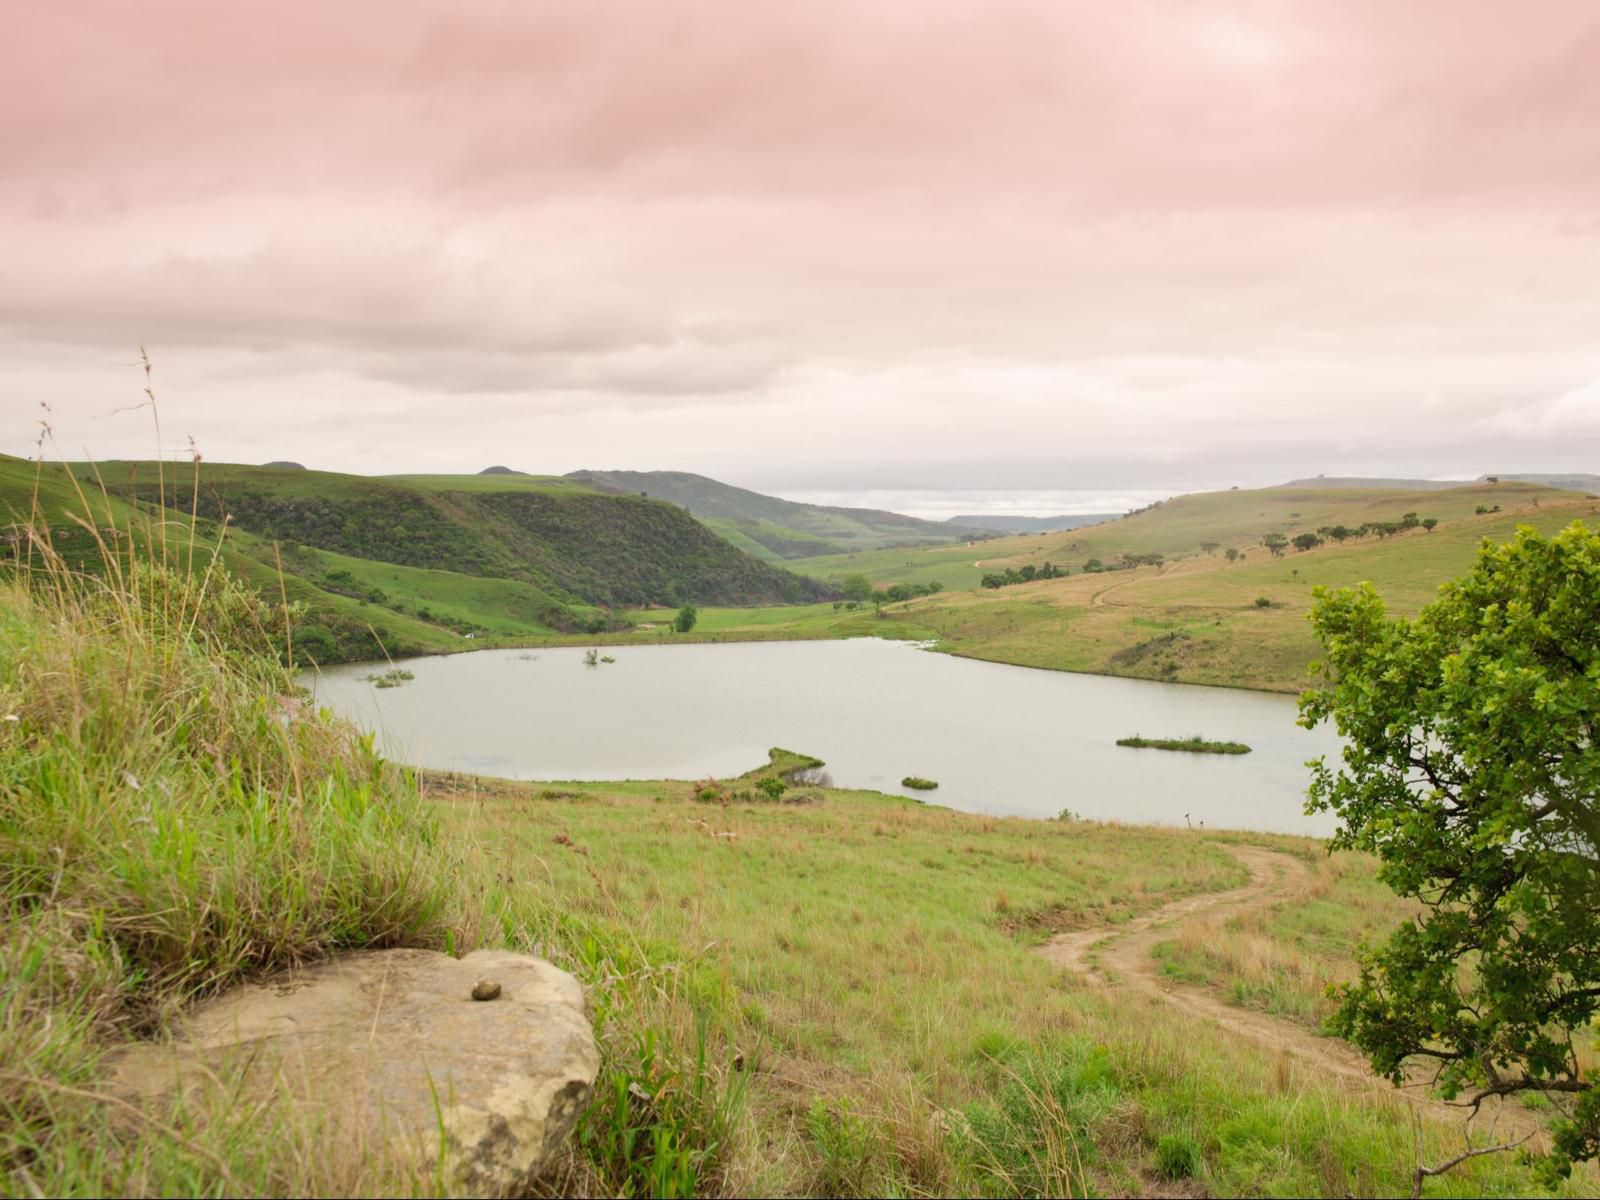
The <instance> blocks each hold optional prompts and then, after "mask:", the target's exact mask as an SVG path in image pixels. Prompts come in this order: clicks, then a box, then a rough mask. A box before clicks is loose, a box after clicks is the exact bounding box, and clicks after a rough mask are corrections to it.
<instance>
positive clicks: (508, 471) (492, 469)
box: [478, 467, 527, 475]
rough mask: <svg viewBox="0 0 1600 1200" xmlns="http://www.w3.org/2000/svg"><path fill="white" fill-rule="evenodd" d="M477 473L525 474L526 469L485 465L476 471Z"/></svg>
mask: <svg viewBox="0 0 1600 1200" xmlns="http://www.w3.org/2000/svg"><path fill="white" fill-rule="evenodd" d="M478 474H479V475H526V474H527V472H526V471H516V470H513V469H512V468H510V467H485V468H484V469H483V470H481V471H479V472H478Z"/></svg>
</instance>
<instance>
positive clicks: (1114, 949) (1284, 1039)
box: [1040, 845, 1543, 1140]
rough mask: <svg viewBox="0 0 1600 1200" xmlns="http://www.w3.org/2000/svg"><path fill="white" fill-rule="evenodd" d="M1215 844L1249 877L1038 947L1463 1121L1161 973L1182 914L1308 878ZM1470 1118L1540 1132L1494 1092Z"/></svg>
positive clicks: (1262, 899)
mask: <svg viewBox="0 0 1600 1200" xmlns="http://www.w3.org/2000/svg"><path fill="white" fill-rule="evenodd" d="M1221 848H1222V849H1224V850H1226V851H1227V852H1228V853H1229V854H1232V855H1233V856H1234V857H1235V858H1237V859H1238V860H1239V861H1240V862H1241V863H1243V864H1244V866H1245V867H1246V868H1247V869H1248V870H1249V872H1250V882H1249V883H1248V884H1246V885H1245V886H1244V887H1241V888H1235V889H1233V890H1232V891H1227V892H1210V893H1206V894H1204V895H1199V896H1190V897H1188V898H1187V899H1183V900H1177V901H1174V902H1173V903H1171V904H1166V905H1163V906H1162V907H1161V908H1158V909H1156V910H1155V911H1154V912H1152V913H1149V914H1147V915H1145V916H1143V917H1137V918H1135V919H1134V920H1132V921H1129V922H1127V923H1126V924H1124V925H1120V926H1117V927H1115V928H1102V929H1090V930H1079V931H1074V932H1072V933H1062V934H1057V935H1056V936H1055V937H1054V938H1052V939H1051V940H1050V941H1049V942H1048V943H1046V944H1045V945H1044V946H1042V947H1040V952H1041V953H1043V954H1044V955H1045V957H1047V958H1049V959H1050V960H1051V961H1052V962H1055V963H1058V964H1060V965H1061V966H1062V967H1064V968H1066V969H1069V970H1073V971H1078V972H1081V973H1083V974H1085V975H1087V976H1089V978H1090V979H1091V980H1093V981H1095V982H1097V983H1099V984H1101V985H1103V986H1105V987H1108V988H1117V989H1127V990H1130V991H1134V992H1138V993H1141V994H1142V995H1144V996H1146V997H1147V998H1149V999H1150V1000H1151V1001H1153V1002H1155V1001H1159V1002H1164V1003H1166V1004H1169V1005H1171V1006H1172V1007H1173V1008H1175V1009H1177V1010H1178V1011H1179V1012H1181V1013H1183V1014H1184V1015H1185V1016H1187V1017H1189V1018H1191V1019H1192V1020H1194V1021H1197V1022H1204V1023H1206V1024H1208V1025H1211V1026H1214V1027H1217V1028H1220V1029H1223V1030H1226V1031H1227V1032H1228V1033H1230V1034H1233V1035H1235V1036H1237V1037H1240V1038H1243V1039H1245V1040H1247V1041H1250V1042H1254V1043H1255V1044H1256V1045H1258V1046H1259V1047H1261V1049H1262V1050H1263V1051H1264V1052H1265V1053H1267V1054H1269V1055H1271V1056H1272V1057H1274V1058H1276V1057H1277V1056H1279V1055H1287V1056H1288V1057H1290V1058H1292V1059H1293V1060H1295V1061H1296V1062H1298V1063H1299V1064H1300V1065H1301V1066H1302V1067H1303V1068H1304V1067H1309V1068H1311V1069H1312V1070H1314V1071H1315V1072H1316V1073H1317V1074H1318V1075H1320V1076H1323V1077H1331V1078H1334V1079H1337V1080H1338V1081H1339V1082H1340V1083H1343V1084H1346V1085H1348V1086H1350V1087H1353V1088H1360V1089H1363V1090H1365V1091H1368V1092H1374V1093H1378V1094H1381V1095H1383V1096H1385V1097H1390V1098H1392V1097H1395V1096H1401V1097H1403V1098H1404V1099H1406V1100H1408V1101H1410V1102H1411V1103H1412V1104H1414V1105H1416V1106H1417V1107H1418V1108H1420V1109H1422V1110H1423V1111H1425V1112H1427V1113H1428V1114H1429V1115H1430V1116H1434V1117H1437V1118H1439V1119H1441V1120H1445V1121H1449V1122H1451V1123H1453V1124H1460V1123H1461V1122H1462V1121H1463V1119H1464V1117H1465V1115H1466V1110H1463V1109H1461V1108H1459V1107H1455V1106H1452V1105H1448V1104H1446V1103H1444V1102H1443V1101H1441V1100H1438V1099H1436V1098H1434V1097H1433V1096H1431V1095H1429V1094H1428V1092H1427V1090H1426V1088H1425V1087H1423V1086H1422V1085H1420V1084H1419V1085H1408V1086H1406V1087H1405V1088H1400V1089H1397V1088H1394V1087H1392V1086H1391V1085H1390V1084H1389V1082H1388V1081H1387V1080H1383V1079H1379V1078H1377V1077H1376V1076H1374V1075H1373V1074H1372V1070H1371V1067H1370V1066H1369V1065H1368V1064H1367V1061H1366V1059H1365V1058H1363V1057H1362V1056H1361V1054H1360V1053H1359V1052H1358V1051H1356V1050H1355V1049H1354V1048H1353V1047H1352V1046H1350V1045H1349V1043H1347V1042H1344V1041H1341V1040H1339V1039H1338V1038H1325V1037H1318V1036H1317V1035H1316V1034H1314V1033H1312V1032H1311V1031H1310V1030H1307V1029H1305V1028H1303V1027H1301V1026H1299V1025H1296V1024H1294V1023H1293V1022H1290V1021H1285V1020H1281V1019H1279V1018H1277V1017H1273V1016H1270V1015H1268V1014H1266V1013H1261V1012H1256V1011H1254V1010H1251V1009H1245V1008H1238V1007H1235V1006H1234V1005H1231V1004H1228V1003H1226V1002H1225V1001H1224V1000H1223V999H1222V998H1221V996H1220V995H1219V994H1218V993H1217V992H1216V991H1214V990H1213V989H1211V988H1207V987H1196V986H1190V985H1187V984H1182V983H1178V982H1176V981H1175V980H1173V979H1171V978H1170V977H1168V976H1166V975H1164V974H1163V973H1162V971H1161V967H1160V964H1159V963H1158V962H1157V961H1156V959H1155V958H1154V957H1153V956H1152V955H1151V951H1152V950H1153V949H1154V948H1155V946H1156V945H1157V944H1158V943H1159V942H1163V941H1166V940H1168V939H1169V938H1171V937H1172V936H1173V935H1174V933H1175V931H1176V927H1177V926H1179V925H1181V924H1182V923H1183V921H1184V920H1185V919H1186V918H1189V917H1194V916H1198V915H1199V914H1202V913H1204V914H1206V915H1208V916H1217V915H1223V916H1235V915H1238V914H1241V913H1248V912H1251V911H1254V910H1257V909H1262V908H1269V907H1271V906H1273V905H1275V904H1279V903H1282V902H1283V901H1286V900H1293V899H1294V898H1295V897H1297V896H1299V895H1300V894H1302V893H1303V892H1304V891H1305V890H1306V888H1307V886H1308V885H1309V883H1310V881H1311V873H1310V871H1309V869H1308V868H1307V866H1306V863H1305V861H1304V860H1303V859H1299V858H1296V857H1294V856H1293V855H1290V854H1282V853H1279V852H1277V851H1275V850H1266V849H1263V848H1262V847H1259V846H1232V845H1224V846H1222V847H1221ZM1473 1124H1474V1128H1475V1129H1477V1130H1478V1131H1479V1135H1480V1137H1482V1136H1487V1137H1492V1138H1493V1139H1495V1140H1515V1139H1517V1138H1520V1137H1522V1136H1524V1135H1525V1134H1529V1133H1532V1134H1535V1135H1536V1137H1539V1136H1542V1132H1543V1122H1541V1121H1540V1120H1539V1119H1538V1118H1537V1117H1536V1116H1535V1115H1534V1114H1532V1113H1531V1112H1529V1111H1528V1110H1526V1109H1524V1108H1522V1107H1521V1106H1520V1105H1515V1104H1511V1105H1504V1106H1499V1107H1498V1108H1497V1107H1495V1106H1494V1102H1493V1101H1490V1102H1488V1103H1485V1105H1484V1109H1483V1113H1482V1114H1481V1115H1480V1116H1479V1117H1478V1118H1477V1119H1476V1121H1474V1123H1473Z"/></svg>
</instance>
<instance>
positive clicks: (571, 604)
mask: <svg viewBox="0 0 1600 1200" xmlns="http://www.w3.org/2000/svg"><path fill="white" fill-rule="evenodd" d="M4 466H5V467H6V472H5V478H3V479H0V484H4V485H5V486H3V487H0V512H3V511H5V510H6V509H10V510H13V511H14V510H17V509H18V508H20V507H21V506H22V505H24V504H26V503H27V502H28V499H29V495H30V492H29V487H28V485H29V477H30V474H31V464H25V463H21V460H16V465H15V466H13V460H6V461H5V463H4ZM47 466H48V468H49V469H50V470H52V471H53V472H59V471H61V470H62V467H63V466H65V469H66V470H67V471H70V472H71V473H72V474H73V475H75V476H77V477H78V478H79V479H80V480H82V479H93V478H94V469H93V468H91V467H90V466H89V465H87V464H77V463H74V464H48V465H47ZM100 473H101V476H102V477H103V478H104V479H105V480H106V481H107V483H108V486H110V487H111V491H112V493H113V496H114V497H115V498H116V499H118V500H119V501H126V502H128V503H134V504H137V505H138V506H139V507H140V508H141V509H143V510H145V511H146V512H153V511H154V508H155V499H156V496H157V494H158V493H157V486H158V485H157V478H158V476H157V468H156V464H155V463H151V462H140V463H104V464H101V465H100ZM13 475H14V476H15V479H14V480H13V479H11V478H10V477H11V476H13ZM67 482H68V483H70V480H69V481H67ZM60 490H61V488H60V486H59V485H58V486H57V491H60ZM52 495H54V493H52ZM194 496H195V493H194V491H193V488H192V484H191V483H190V481H189V480H188V479H187V476H186V477H185V478H184V480H183V481H182V482H181V483H180V482H178V481H175V480H174V478H173V476H172V473H170V472H169V473H168V476H167V495H166V498H165V499H166V504H167V506H168V508H169V509H173V510H176V512H177V513H179V514H186V513H187V512H188V510H189V508H190V505H191V503H194V502H195V499H194ZM198 497H199V498H198V506H199V516H200V518H201V519H202V520H203V521H205V522H208V523H215V522H218V521H220V520H221V519H222V518H223V517H224V516H226V517H227V519H228V522H229V525H230V527H231V528H232V529H233V530H234V531H236V536H234V537H232V542H233V549H234V550H235V551H236V552H237V553H239V554H242V555H245V556H247V557H248V556H254V558H255V559H256V562H255V565H254V566H251V565H250V564H248V563H246V564H243V565H242V570H241V573H244V574H246V575H248V576H252V577H254V576H255V575H257V574H258V573H259V571H258V569H264V570H265V571H266V572H267V574H269V575H270V576H271V580H270V587H271V590H273V591H274V594H276V586H277V585H276V575H275V572H276V569H277V564H278V561H279V559H280V557H281V561H282V564H283V569H284V571H285V573H286V574H288V575H293V576H295V577H296V578H294V579H292V580H290V581H289V582H290V584H291V586H290V587H289V589H288V590H289V593H290V596H291V598H296V597H299V598H304V599H306V600H308V602H309V603H310V605H311V607H312V608H313V610H315V611H317V612H321V611H323V610H324V609H325V608H328V607H329V606H330V605H332V606H333V607H334V608H348V607H349V606H350V602H353V603H354V605H355V606H357V607H358V608H359V607H360V606H362V605H365V606H367V611H369V612H371V611H373V610H374V609H381V608H389V609H391V611H392V612H393V613H394V614H396V615H397V616H398V617H404V618H409V619H413V620H412V624H413V625H414V624H415V623H416V622H418V621H420V622H425V623H431V624H432V625H434V626H439V625H441V624H442V625H443V628H442V629H441V628H435V629H433V630H432V632H433V634H435V635H438V636H441V637H444V636H447V637H456V636H459V635H460V634H463V633H467V632H475V633H478V632H489V633H493V632H506V633H521V632H526V631H529V630H531V631H533V632H538V631H539V630H540V629H544V630H553V631H557V632H578V631H589V632H599V631H600V630H601V629H604V628H606V627H608V625H609V623H610V622H611V621H612V620H613V618H612V616H611V615H610V614H609V613H608V611H607V610H610V609H615V608H622V607H632V606H638V605H661V604H664V605H673V606H676V605H678V604H682V603H685V602H687V601H694V602H696V603H699V604H708V605H757V604H785V603H800V602H810V601H816V600H827V599H834V598H836V597H837V595H838V593H837V591H836V589H834V588H833V587H831V586H830V585H829V584H827V583H825V582H820V581H818V580H814V579H808V578H805V577H803V576H799V575H794V574H791V573H790V572H788V571H786V570H783V569H781V568H779V567H777V566H775V565H773V564H771V563H769V562H765V561H763V560H762V559H760V558H757V557H755V556H753V555H751V554H749V553H746V552H744V551H742V550H740V549H739V548H737V547H735V546H732V545H730V544H729V543H728V541H727V540H726V539H725V538H723V537H720V536H718V534H717V533H716V532H714V531H712V530H711V529H708V528H706V527H705V526H704V525H703V524H701V523H700V522H698V521H696V520H694V519H693V518H692V517H691V516H689V515H688V514H687V513H685V512H684V511H683V509H681V508H679V507H678V506H676V505H674V504H670V503H667V502H665V501H661V500H654V499H647V498H645V497H641V496H637V495H617V494H611V493H606V492H601V491H598V490H596V489H594V488H591V487H588V486H585V485H582V484H579V483H577V482H574V481H572V480H566V479H556V478H547V477H538V476H529V475H521V474H515V475H494V476H483V475H458V476H409V477H407V476H391V477H387V478H373V477H370V476H361V475H342V474H336V473H333V472H327V471H305V470H300V471H285V470H277V469H272V468H266V467H252V466H243V465H234V464H226V463H205V464H203V465H202V466H201V468H200V487H199V491H198ZM69 506H70V501H69V500H67V499H66V493H63V499H62V502H61V504H60V505H59V507H61V508H62V509H63V511H67V510H69ZM180 519H181V518H180ZM236 569H237V566H236ZM336 598H337V599H338V603H334V601H335V599H336ZM496 614H498V617H499V618H500V619H491V618H494V617H495V615H496ZM355 615H357V616H359V614H355ZM375 615H376V614H375ZM386 619H387V618H386ZM360 624H361V623H358V625H357V628H360ZM391 628H392V629H395V630H400V629H401V625H400V624H398V623H395V624H391ZM420 628H423V629H426V628H427V627H426V626H422V627H420ZM410 635H411V636H415V630H412V631H410ZM338 640H339V646H338V653H339V654H340V655H341V656H345V657H348V656H349V653H347V651H346V639H345V638H344V637H343V634H341V635H340V638H339V639H338ZM412 644H413V645H415V644H421V645H424V646H426V645H428V644H429V643H428V642H426V641H425V640H423V639H422V638H420V637H419V638H418V640H417V642H416V643H412ZM383 648H384V649H385V650H390V652H393V650H391V648H390V646H389V643H387V642H385V643H384V646H383ZM400 648H404V644H403V643H402V644H400ZM368 649H370V647H369V648H368ZM351 652H354V651H351ZM321 661H333V658H332V657H331V656H330V657H328V658H324V659H322V660H321Z"/></svg>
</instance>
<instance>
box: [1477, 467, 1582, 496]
mask: <svg viewBox="0 0 1600 1200" xmlns="http://www.w3.org/2000/svg"><path fill="white" fill-rule="evenodd" d="M1488 478H1489V477H1488V476H1487V475H1479V476H1478V481H1479V482H1480V483H1481V482H1483V481H1484V480H1486V479H1488ZM1496 478H1497V479H1514V480H1516V481H1517V482H1518V483H1541V484H1543V485H1544V486H1545V487H1553V488H1560V489H1561V490H1562V491H1567V492H1595V493H1600V475H1588V474H1584V473H1582V472H1569V473H1566V474H1556V475H1539V474H1534V473H1532V472H1529V473H1524V474H1518V475H1509V474H1501V475H1498V476H1496Z"/></svg>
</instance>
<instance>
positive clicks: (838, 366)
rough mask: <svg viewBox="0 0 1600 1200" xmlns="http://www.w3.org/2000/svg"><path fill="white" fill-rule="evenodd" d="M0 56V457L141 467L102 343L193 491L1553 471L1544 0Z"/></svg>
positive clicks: (556, 24) (882, 8)
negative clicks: (328, 476) (690, 476)
mask: <svg viewBox="0 0 1600 1200" xmlns="http://www.w3.org/2000/svg"><path fill="white" fill-rule="evenodd" d="M12 26H13V27H12V28H11V29H10V31H9V33H8V37H7V38H6V39H4V41H3V43H0V78H5V79H6V80H7V81H8V87H7V101H6V103H5V105H3V106H0V163H3V164H4V166H3V168H0V251H3V252H0V418H3V419H0V450H3V451H6V452H10V453H14V454H32V453H36V452H37V451H36V439H37V437H38V435H39V431H40V426H39V424H38V423H39V421H40V420H48V421H49V423H50V425H51V427H52V430H53V435H52V439H53V440H52V442H51V447H50V448H47V450H46V454H47V455H50V456H57V455H59V456H65V457H81V456H84V455H88V456H91V457H94V458H97V459H108V458H115V457H130V456H138V457H149V456H150V455H151V454H152V453H154V450H155V442H154V435H153V431H152V428H151V423H150V421H149V413H148V411H143V410H137V409H135V410H133V411H127V409H128V408H129V406H132V405H137V404H138V403H139V402H140V400H141V399H142V398H143V397H142V394H141V391H140V389H141V387H142V386H143V380H142V377H141V376H140V373H139V371H138V370H137V368H136V367H135V366H134V364H135V362H136V360H137V358H138V353H139V347H140V346H141V345H142V346H144V347H146V348H147V349H148V352H149V354H150V357H151V360H152V362H153V364H154V374H153V379H154V384H155V390H156V394H157V398H158V403H159V406H160V416H161V426H162V434H163V442H162V446H163V449H164V450H165V451H166V452H168V453H179V452H185V453H186V448H187V444H188V439H189V438H191V437H192V438H193V439H194V443H195V445H196V446H198V448H199V449H200V451H201V452H202V453H203V454H204V455H205V456H206V457H207V458H209V459H213V460H222V461H242V462H262V461H267V460H270V459H293V460H296V461H300V462H303V463H305V464H306V465H308V466H313V467H319V468H324V469H330V470H347V471H358V472H364V473H388V472H401V471H476V470H478V469H480V468H481V467H484V466H487V465H489V464H491V463H504V464H506V465H509V466H512V467H516V468H520V469H523V470H527V471H532V472H539V473H546V472H548V473H558V472H565V471H569V470H574V469H578V468H598V469H606V468H627V469H639V470H649V469H658V468H659V469H676V470H690V471H699V472H702V473H705V474H709V475H712V476H715V477H718V478H722V479H726V480H728V481H730V482H734V483H738V484H741V485H744V486H747V487H754V488H757V489H760V490H764V491H771V492H777V493H780V494H797V493H802V492H803V493H808V494H814V495H828V496H830V497H834V498H850V497H865V496H866V495H867V494H868V493H869V492H870V493H875V494H877V495H879V496H882V495H885V494H889V493H901V494H905V495H913V494H916V495H924V496H926V495H930V494H934V493H937V494H939V495H941V496H944V497H945V498H946V499H945V500H942V501H939V503H940V504H944V503H947V502H948V503H955V504H956V506H957V507H958V508H959V507H960V503H959V500H956V501H951V500H950V499H949V497H950V494H952V493H961V492H970V494H971V496H972V497H974V498H975V497H977V496H979V495H988V496H990V497H991V498H993V497H995V496H997V495H998V494H1000V493H1011V494H1012V495H1013V496H1016V495H1021V494H1022V493H1030V494H1034V495H1039V496H1046V495H1055V496H1058V497H1059V496H1061V495H1064V494H1065V493H1073V494H1074V495H1076V496H1078V497H1079V498H1080V499H1084V498H1087V499H1089V500H1094V499H1100V498H1125V497H1138V496H1146V495H1151V494H1155V493H1156V492H1160V493H1163V494H1164V493H1167V492H1171V491H1180V490H1194V489H1197V488H1210V487H1226V486H1230V485H1233V484H1241V485H1244V486H1252V485H1262V484H1269V483H1272V482H1278V481H1282V480H1285V479H1288V478H1292V477H1296V476H1304V475H1314V474H1317V473H1323V472H1325V473H1327V474H1365V475H1385V476H1423V477H1434V478H1442V477H1471V476H1475V475H1477V474H1480V473H1485V472H1495V471H1504V472H1511V471H1537V470H1552V471H1555V470H1560V471H1578V470H1587V471H1600V4H1595V3H1592V2H1591V0H1577V2H1575V3H1562V2H1561V0H1541V2H1540V3H1538V4H1533V5H1523V6H1518V7H1516V8H1515V10H1512V9H1508V8H1507V7H1506V6H1505V5H1504V4H1503V3H1475V2H1472V0H1445V2H1441V3H1433V2H1427V0H1410V2H1408V3H1405V4H1395V3H1392V2H1391V0H1379V2H1372V3H1364V2H1361V0H1326V2H1323V0H1306V2H1301V3H1294V2H1288V0H1282V2H1272V3H1259V4H1256V3H1238V4H1211V3H1200V2H1193V0H1180V2H1176V3H1139V2H1137V0H1119V2H1118V3H1115V4H1106V3H1104V2H1103V0H1094V2H1085V3H1073V2H1071V0H1048V2H1045V3H1011V2H1006V0H975V2H973V3H968V4H947V3H939V2H936V0H916V2H914V3H913V2H906V3H893V2H890V0H874V2H871V3H860V2H859V0H848V2H831V0H804V2H802V3H792V4H791V3H785V2H783V0H762V2H761V3H759V4H751V3H747V2H744V0H721V2H717V0H700V2H698V3H676V2H674V0H648V2H646V3H638V4H622V3H606V4H597V3H591V2H588V0H584V2H580V3H572V4H566V3H539V2H519V3H506V4H490V3H479V2H473V0H450V2H449V3H439V4H414V3H407V2H405V0H383V2H382V3H365V2H361V0H343V2H341V3H339V4H311V3H305V2H284V0H279V2H277V3H274V4H270V5H268V4H254V3H237V4H216V3H214V2H206V3H189V2H182V3H166V2H163V0H145V2H143V3H140V4H137V5H135V4H127V3H123V2H121V0H116V2H111V3H93V2H88V0H72V2H67V3H60V4H51V5H44V4H34V5H27V6H24V7H22V8H20V9H19V10H17V12H16V13H15V14H14V16H13V22H12ZM45 406H48V407H45ZM991 503H992V505H1004V504H1005V502H1004V500H1003V499H992V500H991ZM1039 503H1040V504H1041V505H1044V506H1046V507H1049V505H1048V504H1047V502H1046V501H1043V500H1041V501H1040V502H1039ZM929 504H930V505H932V504H933V501H929ZM1091 506H1092V505H1091ZM1009 507H1010V508H1011V509H1013V510H1015V509H1016V508H1017V505H1016V504H1015V503H1012V504H1010V505H1009ZM1024 507H1026V504H1024ZM1080 507H1083V506H1082V505H1080ZM930 511H931V509H930Z"/></svg>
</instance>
